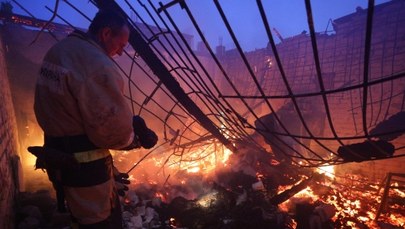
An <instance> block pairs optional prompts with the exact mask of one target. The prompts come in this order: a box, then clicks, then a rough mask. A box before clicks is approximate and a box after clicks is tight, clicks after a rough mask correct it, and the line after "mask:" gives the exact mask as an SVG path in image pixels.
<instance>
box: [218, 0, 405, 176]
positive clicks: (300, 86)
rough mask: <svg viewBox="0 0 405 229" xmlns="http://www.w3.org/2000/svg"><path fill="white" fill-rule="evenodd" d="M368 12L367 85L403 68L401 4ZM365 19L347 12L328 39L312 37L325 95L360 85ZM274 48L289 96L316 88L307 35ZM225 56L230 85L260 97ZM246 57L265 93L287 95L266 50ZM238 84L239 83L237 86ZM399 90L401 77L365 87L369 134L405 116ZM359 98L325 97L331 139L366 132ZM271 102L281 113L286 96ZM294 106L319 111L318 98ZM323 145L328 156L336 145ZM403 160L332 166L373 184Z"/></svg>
mask: <svg viewBox="0 0 405 229" xmlns="http://www.w3.org/2000/svg"><path fill="white" fill-rule="evenodd" d="M374 12H375V14H374V19H373V28H372V40H371V50H370V64H369V66H370V67H369V76H368V79H369V81H371V80H377V79H384V78H387V77H389V76H391V75H394V74H396V73H398V72H403V71H405V27H404V26H403V25H404V24H405V1H403V0H394V1H391V2H388V3H385V4H381V5H378V6H376V8H375V11H374ZM366 19H367V11H366V10H358V11H357V12H355V13H353V14H350V15H347V16H344V17H341V18H338V19H336V20H334V23H333V24H334V29H335V33H334V34H318V35H317V47H318V54H319V61H320V65H321V73H322V80H323V83H324V88H325V90H338V89H339V88H343V87H348V86H355V85H360V84H361V82H363V77H364V76H363V74H364V73H363V72H364V51H365V30H366ZM277 51H278V54H279V56H280V59H281V63H282V66H283V70H284V72H285V75H286V78H287V82H288V84H289V86H290V87H291V90H292V92H293V93H294V94H301V93H316V92H319V91H320V84H319V80H318V78H317V72H316V66H315V61H314V55H313V51H312V44H311V38H310V36H309V34H308V33H302V34H299V35H297V36H294V37H290V38H285V39H284V40H283V42H282V43H280V44H278V45H277ZM226 55H227V56H226V57H225V58H224V60H225V61H224V62H225V65H226V67H227V70H228V71H230V72H231V74H229V75H230V76H231V77H232V81H233V82H234V83H235V84H237V85H239V86H237V89H238V90H239V92H242V93H241V94H243V95H251V96H255V95H259V93H257V92H255V91H254V90H251V89H252V88H257V86H256V84H255V82H253V80H251V77H250V76H249V72H248V71H247V70H246V68H245V67H243V66H244V64H243V63H242V61H241V58H240V57H239V55H235V54H234V52H232V51H229V52H227V53H226ZM246 55H247V58H248V60H249V63H250V65H251V67H252V68H253V69H254V71H255V75H256V78H257V80H258V82H260V86H261V87H262V89H263V91H264V92H265V94H266V95H278V96H280V95H286V94H288V91H287V88H286V87H285V83H284V81H283V78H282V76H281V74H280V69H278V66H277V64H276V61H275V58H274V54H273V52H272V50H271V49H269V48H267V49H261V50H255V51H253V52H249V53H246ZM269 57H270V58H272V61H273V65H272V66H271V68H268V69H265V67H266V66H265V64H266V59H268V58H269ZM264 69H265V70H266V71H264ZM237 82H243V83H242V84H238V83H237ZM249 85H250V86H249ZM244 88H246V89H244ZM404 88H405V79H404V78H403V77H402V78H399V79H394V80H391V81H388V82H385V83H380V84H376V85H373V86H370V87H369V93H368V94H369V95H368V98H367V100H368V101H367V116H366V118H367V119H366V124H367V128H368V130H370V129H372V128H373V127H374V126H376V125H377V124H378V123H380V122H381V121H383V120H386V119H387V118H389V117H390V116H392V115H394V114H396V113H397V112H400V111H404ZM362 93H363V90H362V88H355V89H351V90H345V91H338V92H335V93H331V94H327V96H326V97H327V101H328V104H329V111H330V115H331V119H332V123H333V129H334V131H335V132H336V134H337V136H339V137H353V136H360V135H362V134H364V132H363V122H362V120H363V116H362V96H363V94H362ZM269 101H270V102H271V104H272V106H273V105H274V108H275V110H278V109H279V107H280V106H281V105H280V104H283V103H289V102H291V100H290V99H289V98H284V99H270V100H269ZM235 103H237V101H235ZM297 103H298V106H299V107H300V108H301V106H302V107H305V103H308V104H310V106H313V107H315V106H316V107H317V108H318V110H325V108H324V106H323V101H322V97H321V96H320V95H318V96H308V97H307V98H303V97H301V98H298V99H297ZM241 107H242V106H241ZM256 111H257V112H259V114H261V115H264V114H266V113H270V112H271V111H269V108H267V105H266V104H264V105H263V106H262V109H261V110H259V109H256ZM256 111H255V112H256ZM260 112H261V113H260ZM241 113H243V112H241ZM249 118H250V120H249ZM323 119H324V120H325V121H324V122H323V124H322V125H323V126H324V127H325V128H324V129H323V131H322V132H323V135H322V136H319V137H328V138H333V137H334V135H333V129H332V127H331V126H330V125H329V124H328V122H327V121H326V120H327V119H325V117H323ZM248 120H249V122H250V123H253V122H254V120H255V118H254V117H248ZM319 125H321V124H319ZM319 125H318V126H319ZM310 130H311V127H310ZM290 133H291V131H290ZM363 141H364V139H356V138H352V139H347V140H342V142H343V143H344V144H353V143H357V142H363ZM322 142H323V143H325V145H326V146H327V147H328V148H330V149H332V150H333V151H334V152H336V151H337V149H338V147H339V146H340V143H339V142H338V141H336V140H331V141H322ZM391 143H393V144H394V145H395V146H403V145H405V136H404V135H403V136H401V137H400V138H398V139H396V140H394V141H392V142H391ZM311 149H313V150H314V151H315V152H317V153H319V154H320V155H323V157H324V158H325V157H326V155H327V153H328V152H327V151H326V150H325V149H324V148H322V147H321V146H320V145H317V144H311ZM398 151H401V150H398ZM402 154H403V150H402ZM404 162H405V158H404V157H400V158H395V159H390V160H380V161H371V162H363V163H360V164H359V163H348V164H345V165H342V166H338V167H337V170H338V172H339V174H345V173H352V172H355V173H361V174H362V175H364V176H368V177H370V179H373V180H379V179H382V178H383V177H384V176H385V174H386V173H388V172H399V173H405V169H404V168H403V165H404Z"/></svg>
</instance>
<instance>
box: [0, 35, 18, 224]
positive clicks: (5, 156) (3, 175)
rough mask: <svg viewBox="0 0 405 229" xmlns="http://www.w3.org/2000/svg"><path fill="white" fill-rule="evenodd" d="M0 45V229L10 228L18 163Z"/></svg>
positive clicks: (12, 113)
mask: <svg viewBox="0 0 405 229" xmlns="http://www.w3.org/2000/svg"><path fill="white" fill-rule="evenodd" d="M0 44H1V45H0V88H1V93H0V123H1V124H0V186H1V188H0V228H14V220H13V219H14V209H15V200H16V195H17V193H18V191H19V181H20V174H19V172H20V161H19V156H18V153H17V149H18V147H17V140H16V139H17V124H16V120H15V115H14V108H13V103H12V99H11V93H10V85H9V81H8V76H7V68H6V62H5V58H4V56H5V51H6V50H7V49H6V48H5V47H4V46H3V45H2V44H3V42H2V37H0Z"/></svg>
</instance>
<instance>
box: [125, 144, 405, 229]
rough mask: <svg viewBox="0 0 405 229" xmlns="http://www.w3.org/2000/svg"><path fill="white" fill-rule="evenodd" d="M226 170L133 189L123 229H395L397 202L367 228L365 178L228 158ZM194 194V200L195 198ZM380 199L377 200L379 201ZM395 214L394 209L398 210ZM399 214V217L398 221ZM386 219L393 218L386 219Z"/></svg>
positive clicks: (369, 198) (370, 197)
mask: <svg viewBox="0 0 405 229" xmlns="http://www.w3.org/2000/svg"><path fill="white" fill-rule="evenodd" d="M229 161H230V162H229V166H228V167H227V168H225V169H221V170H220V172H217V173H216V174H214V175H212V176H210V177H209V178H207V177H204V176H203V175H201V174H199V173H193V174H186V173H184V174H183V175H184V177H183V179H184V182H183V183H182V184H180V185H171V184H169V182H167V183H165V185H163V187H162V186H160V185H157V184H151V183H147V182H146V183H142V184H141V183H139V184H136V185H133V186H131V188H130V190H129V192H128V195H127V196H126V197H125V198H123V199H122V206H123V213H124V214H123V215H124V217H123V218H124V219H123V220H124V222H125V225H126V227H127V228H185V229H194V228H201V229H202V228H204V229H209V228H212V229H214V228H215V229H216V228H218V229H227V228H230V229H231V228H235V229H237V228H244V229H246V228H255V229H260V228H275V229H277V228H283V229H284V228H308V229H321V228H322V229H327V228H331V229H332V228H354V227H355V228H403V226H404V225H400V221H395V215H391V213H394V212H396V214H397V216H398V214H399V215H401V214H403V212H404V210H405V207H404V206H405V205H404V197H403V196H402V197H401V196H400V194H398V193H397V194H394V195H393V194H392V193H391V197H392V198H390V200H391V202H390V203H389V205H390V206H396V209H391V210H390V212H388V211H385V212H383V214H381V215H380V218H379V219H378V220H375V216H376V212H377V209H378V208H379V206H380V202H381V198H380V197H379V188H380V187H379V186H378V185H375V184H371V183H369V182H368V181H367V179H366V178H362V177H358V176H353V175H347V177H344V178H341V179H338V178H336V177H334V176H330V174H329V175H328V174H321V173H319V171H316V170H314V169H311V168H302V167H298V166H294V165H286V164H280V163H277V162H276V161H275V160H273V159H272V158H271V156H269V155H268V154H265V153H252V152H249V154H244V153H242V154H233V155H232V156H231V158H230V159H229ZM196 193H197V194H196ZM380 194H381V193H380ZM401 206H402V207H401ZM401 211H402V213H401ZM390 216H391V217H393V216H394V217H393V218H390Z"/></svg>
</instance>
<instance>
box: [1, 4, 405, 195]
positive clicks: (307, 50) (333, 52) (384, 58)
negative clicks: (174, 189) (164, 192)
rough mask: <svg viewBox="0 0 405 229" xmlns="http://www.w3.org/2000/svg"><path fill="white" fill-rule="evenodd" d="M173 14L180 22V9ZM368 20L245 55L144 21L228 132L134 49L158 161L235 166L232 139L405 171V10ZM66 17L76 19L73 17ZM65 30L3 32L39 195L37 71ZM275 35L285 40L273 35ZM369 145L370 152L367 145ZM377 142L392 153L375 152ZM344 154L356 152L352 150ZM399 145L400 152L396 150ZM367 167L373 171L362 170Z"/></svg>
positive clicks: (135, 78)
mask: <svg viewBox="0 0 405 229" xmlns="http://www.w3.org/2000/svg"><path fill="white" fill-rule="evenodd" d="M137 9H138V8H137ZM162 9H163V8H162ZM140 10H142V9H140ZM166 10H167V12H165V13H168V14H165V15H166V16H165V17H164V20H165V22H167V23H168V22H170V17H169V16H167V15H170V8H168V9H166ZM151 11H152V13H153V15H155V17H157V16H156V15H157V13H156V12H154V11H153V10H152V9H151ZM368 12H369V11H367V10H361V9H359V10H358V11H357V12H355V13H353V14H350V15H347V16H344V17H341V18H338V19H335V20H334V21H333V23H332V24H331V28H329V30H328V31H326V32H322V33H312V32H313V31H311V29H309V30H308V31H305V32H303V33H301V34H298V35H296V36H292V37H284V38H283V37H281V38H279V39H280V41H278V42H277V44H275V43H274V47H275V48H276V49H274V47H272V42H269V45H268V46H267V47H263V48H260V49H256V50H253V51H245V50H243V47H242V46H241V47H240V49H239V45H238V41H237V39H236V40H233V42H234V46H233V47H236V48H233V49H225V47H223V46H218V47H216V45H210V44H209V43H207V42H196V43H198V44H196V50H194V47H193V42H195V41H198V40H201V39H202V38H201V37H194V38H193V37H191V36H190V35H184V36H183V35H181V34H179V33H175V31H174V30H175V29H172V31H173V32H174V33H169V32H167V31H166V29H167V28H165V24H164V23H162V22H160V21H159V23H158V24H155V25H153V26H152V27H148V26H146V25H143V24H140V20H138V21H137V22H136V23H133V24H132V25H133V26H134V28H135V29H138V31H139V33H140V34H141V37H142V38H144V39H146V40H147V43H148V44H149V45H150V48H151V49H152V50H153V51H154V52H155V53H156V56H157V58H158V59H159V60H160V61H161V62H162V63H163V66H164V67H165V69H164V70H165V71H166V72H169V73H170V74H171V76H172V79H173V80H174V81H173V82H177V83H178V84H179V86H180V87H181V88H182V90H183V92H184V94H185V95H187V97H188V98H189V99H191V101H192V102H193V103H194V104H195V105H197V108H198V109H199V111H200V112H201V113H202V114H204V116H205V117H207V118H208V119H209V120H208V122H209V123H211V124H212V125H213V126H214V127H215V128H216V130H217V132H215V133H213V132H212V131H211V130H210V128H206V127H207V126H206V125H207V124H206V123H207V120H205V121H204V122H200V121H201V120H200V118H199V117H197V116H195V112H194V111H195V107H191V108H190V105H189V104H187V103H184V102H182V101H181V100H180V101H179V97H177V96H174V95H173V94H172V93H171V91H170V88H168V86H167V85H166V84H165V83H163V84H162V83H161V78H159V77H158V76H156V75H154V73H153V72H155V71H154V70H155V69H156V68H157V67H159V66H157V65H149V66H148V65H147V64H146V63H145V62H144V60H143V56H142V55H141V57H138V55H136V52H135V51H134V49H135V50H137V49H138V47H137V45H139V44H132V45H133V46H134V47H133V48H134V49H133V48H132V47H130V48H128V49H127V50H126V53H125V54H124V55H123V56H122V57H119V58H116V61H117V64H118V65H119V66H120V68H121V71H122V75H123V77H125V78H126V79H127V81H128V84H127V87H126V96H127V97H128V102H129V104H130V105H131V106H132V108H133V111H134V113H135V114H140V115H142V116H143V117H144V118H145V119H146V120H147V122H148V123H149V125H150V126H151V127H152V128H153V129H154V130H156V131H157V133H158V135H159V139H160V140H159V142H158V147H157V148H156V149H155V150H154V152H153V154H152V155H153V156H154V157H156V155H158V157H156V158H157V159H156V160H158V161H160V162H159V163H160V165H161V166H163V167H164V166H166V167H170V166H171V165H173V164H176V165H178V164H179V163H180V162H186V161H190V160H194V161H196V160H199V159H201V158H206V157H210V156H218V157H224V155H225V154H226V152H225V148H224V146H223V145H222V143H224V141H218V140H217V138H216V137H217V136H218V135H221V136H222V137H224V139H226V142H230V143H231V145H232V146H233V147H230V148H236V150H237V149H238V147H240V146H242V145H254V146H255V147H257V150H263V151H267V152H268V153H274V154H276V156H277V158H276V159H278V160H282V159H285V158H287V159H288V160H291V161H292V163H295V164H299V165H303V166H311V167H315V166H319V165H324V164H333V165H337V164H341V165H340V166H339V167H338V168H337V172H340V171H341V172H342V173H345V172H348V171H350V170H351V171H353V170H354V171H356V172H358V173H360V174H363V175H365V176H369V177H370V178H372V179H382V178H383V177H384V176H385V174H386V173H387V172H399V173H403V172H404V170H403V167H402V165H403V163H404V157H403V155H404V145H405V137H404V136H403V135H402V133H403V132H404V130H405V127H404V122H403V121H399V122H398V120H404V119H403V117H404V115H403V114H404V106H405V104H404V103H405V102H404V98H405V95H404V91H405V90H404V89H405V79H404V70H405V27H404V26H402V25H403V24H404V23H405V4H404V2H403V1H392V2H388V3H384V4H381V5H377V6H375V7H374V8H373V12H374V14H373V17H372V20H370V15H369V14H368ZM60 16H62V17H64V18H65V19H67V20H68V19H69V15H63V13H62V12H61V15H60ZM225 19H226V14H225ZM224 21H226V20H224V18H222V21H218V23H223V24H226V23H225V22H224ZM24 23H26V22H24ZM257 23H258V24H257V25H258V26H261V27H265V26H266V24H264V23H263V22H262V21H258V22H257ZM269 23H270V25H271V22H269ZM174 24H176V21H174ZM193 26H194V27H195V28H198V24H197V25H193ZM169 27H170V28H173V25H171V26H169ZM51 28H52V27H51ZM66 28H67V29H66V31H71V29H68V27H66ZM161 29H162V30H161ZM196 30H198V29H196ZM64 31H65V30H63V29H62V30H61V29H58V30H53V32H52V33H49V32H48V31H46V30H45V31H44V32H42V33H41V34H40V36H38V37H37V34H38V30H31V28H29V27H24V26H22V25H21V24H13V23H10V24H4V26H3V27H2V36H3V44H4V47H5V49H6V50H7V51H6V52H5V57H6V58H7V64H8V66H7V71H8V75H9V80H10V84H11V85H10V89H11V93H12V99H13V102H14V109H15V117H16V118H17V127H18V139H19V145H20V148H19V153H20V155H21V160H22V162H23V168H24V172H25V177H26V179H25V182H24V186H23V187H24V189H27V190H31V189H38V188H42V187H48V186H49V183H48V182H47V179H46V177H45V175H44V173H43V172H42V171H35V172H34V170H33V166H34V162H35V159H34V158H33V156H32V155H30V154H29V153H28V152H27V151H26V147H27V146H30V145H41V144H42V132H41V130H40V129H39V128H38V126H37V124H36V120H35V117H34V115H33V111H32V105H33V93H34V84H35V80H36V73H37V72H38V69H39V65H40V63H41V60H42V57H43V55H44V54H45V51H46V50H48V49H49V47H50V46H51V45H52V44H53V43H54V42H55V41H56V40H57V39H61V38H62V37H64V36H66V34H65V33H63V32H64ZM162 31H166V32H162ZM228 32H229V34H232V32H233V31H232V30H228ZM315 34H316V36H315ZM200 35H203V33H202V34H200ZM236 35H238V34H236ZM272 36H277V34H275V33H274V31H273V34H272ZM236 37H237V36H236ZM193 39H194V40H193ZM33 41H35V42H34V43H32V42H33ZM269 41H271V39H269ZM31 43H32V44H31ZM314 53H315V55H314ZM366 57H367V58H366ZM2 77H4V76H3V75H2ZM160 77H161V76H160ZM2 82H3V81H2ZM187 101H188V100H187ZM193 109H194V110H193ZM3 120H4V118H3ZM7 120H8V119H7ZM2 128H4V127H2ZM207 129H208V130H207ZM2 131H3V130H2ZM2 133H3V132H2ZM2 136H3V135H2ZM379 140H380V141H379ZM378 141H379V143H377V142H378ZM370 142H371V143H373V144H371V146H370V144H368V143H370ZM357 143H362V144H363V143H364V145H359V147H360V148H356V147H357V146H358V145H355V144H357ZM374 143H376V144H377V145H378V144H380V143H381V144H382V145H378V146H379V147H374V146H375V144H374ZM344 145H351V146H353V147H354V148H350V149H349V150H345V149H346V148H345V147H344ZM228 147H229V145H228ZM380 148H384V150H383V151H381V150H379V149H380ZM393 148H395V152H393V151H392V150H391V151H390V150H389V149H393ZM339 149H340V150H339ZM387 149H388V150H387ZM365 150H366V151H367V150H368V151H367V152H366V153H365V154H364V153H363V152H364V151H365ZM4 152H5V151H4ZM7 152H9V151H7ZM145 153H147V151H144V150H138V151H137V152H130V153H128V154H126V153H125V154H122V153H117V155H118V156H117V158H127V159H120V160H121V161H119V162H120V163H121V164H122V165H121V166H123V167H124V168H130V167H131V166H132V164H133V163H135V162H136V161H138V160H139V159H141V158H142V156H143V155H145ZM219 154H221V155H219ZM2 158H4V157H2ZM128 158H129V159H128ZM381 158H384V160H375V159H381ZM385 158H391V159H385ZM166 159H168V160H166ZM2 160H3V159H2ZM356 161H365V162H362V163H361V165H362V166H358V165H359V164H358V163H355V162H356ZM363 165H364V166H363ZM182 166H184V167H181V166H179V167H177V168H178V169H196V167H195V166H194V167H193V165H187V163H182ZM197 167H198V168H199V169H201V165H199V166H197ZM2 168H3V167H2ZM339 168H340V169H339ZM124 170H125V169H124Z"/></svg>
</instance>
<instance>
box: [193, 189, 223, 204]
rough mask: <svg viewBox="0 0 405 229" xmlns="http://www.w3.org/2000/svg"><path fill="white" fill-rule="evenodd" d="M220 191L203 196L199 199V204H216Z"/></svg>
mask: <svg viewBox="0 0 405 229" xmlns="http://www.w3.org/2000/svg"><path fill="white" fill-rule="evenodd" d="M217 196H218V192H217V191H214V192H211V193H208V194H206V195H204V196H202V197H201V198H200V199H199V200H198V201H197V204H198V205H199V206H201V207H203V208H209V207H210V206H212V205H213V204H215V202H216V200H217Z"/></svg>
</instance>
